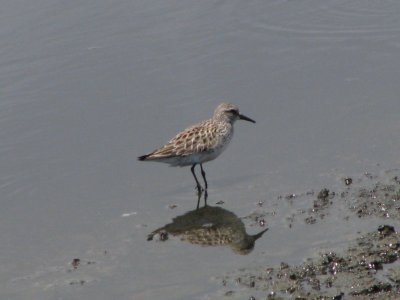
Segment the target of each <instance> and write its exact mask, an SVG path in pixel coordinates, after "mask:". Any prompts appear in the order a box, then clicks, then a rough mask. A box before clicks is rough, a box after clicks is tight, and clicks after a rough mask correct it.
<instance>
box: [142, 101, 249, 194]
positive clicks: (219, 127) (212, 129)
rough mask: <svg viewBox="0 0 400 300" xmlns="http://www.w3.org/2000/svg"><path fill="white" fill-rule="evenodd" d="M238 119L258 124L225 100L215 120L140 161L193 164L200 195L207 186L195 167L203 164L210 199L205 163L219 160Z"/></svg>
mask: <svg viewBox="0 0 400 300" xmlns="http://www.w3.org/2000/svg"><path fill="white" fill-rule="evenodd" d="M238 119H240V120H246V121H249V122H253V123H255V121H254V120H252V119H250V118H249V117H246V116H244V115H241V114H240V113H239V108H238V107H237V106H236V105H234V104H231V103H227V102H223V103H221V104H220V105H218V106H217V108H216V109H215V111H214V116H213V117H212V118H211V119H208V120H205V121H202V122H200V123H197V124H195V125H193V126H190V127H188V128H186V129H185V130H183V131H182V132H180V133H178V134H177V135H176V136H175V137H174V138H173V139H171V140H170V141H169V142H168V143H167V144H165V145H164V146H162V147H160V148H158V149H156V150H154V151H153V152H151V153H148V154H145V155H142V156H139V157H138V160H141V161H143V160H145V161H146V160H148V161H157V162H163V163H167V164H170V165H171V166H179V167H184V166H192V167H191V168H190V170H191V172H192V174H193V177H194V179H195V180H196V188H197V191H198V193H199V195H200V194H201V193H202V191H203V188H202V186H201V185H200V183H199V180H198V179H197V177H196V173H195V170H194V168H195V166H196V165H198V164H199V165H200V169H201V175H202V176H203V180H204V192H205V194H204V196H205V200H207V188H208V184H207V180H206V173H205V172H204V169H203V163H205V162H207V161H210V160H213V159H215V158H216V157H218V155H220V154H221V153H222V152H223V151H224V150H225V149H226V147H227V146H228V144H229V142H230V140H231V139H232V136H233V123H235V121H236V120H238Z"/></svg>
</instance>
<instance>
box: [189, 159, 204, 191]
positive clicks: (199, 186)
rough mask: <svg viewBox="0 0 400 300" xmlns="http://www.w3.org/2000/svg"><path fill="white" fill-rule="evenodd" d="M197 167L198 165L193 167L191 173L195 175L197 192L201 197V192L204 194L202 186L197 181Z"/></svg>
mask: <svg viewBox="0 0 400 300" xmlns="http://www.w3.org/2000/svg"><path fill="white" fill-rule="evenodd" d="M195 166H196V164H193V166H192V167H191V168H190V171H192V174H193V177H194V180H196V188H197V192H198V193H199V195H201V192H202V187H201V185H200V183H199V181H198V180H197V177H196V173H195V172H194V167H195Z"/></svg>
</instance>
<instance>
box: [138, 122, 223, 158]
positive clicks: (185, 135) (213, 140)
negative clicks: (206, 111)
mask: <svg viewBox="0 0 400 300" xmlns="http://www.w3.org/2000/svg"><path fill="white" fill-rule="evenodd" d="M213 125H214V124H213V123H212V122H211V120H207V121H204V122H201V123H198V124H196V125H193V126H191V127H189V128H186V129H185V130H184V131H182V132H180V133H178V134H177V135H176V136H175V137H174V138H173V139H171V140H170V141H169V142H168V143H167V144H165V145H164V146H163V147H161V148H159V149H157V150H155V151H153V152H152V153H150V154H148V155H147V156H146V159H149V160H151V159H154V160H157V159H162V158H169V157H176V156H188V155H192V154H196V153H202V152H206V151H209V150H211V149H212V148H213V147H214V146H215V145H216V144H217V142H218V141H217V140H218V134H217V129H218V128H217V127H216V126H213Z"/></svg>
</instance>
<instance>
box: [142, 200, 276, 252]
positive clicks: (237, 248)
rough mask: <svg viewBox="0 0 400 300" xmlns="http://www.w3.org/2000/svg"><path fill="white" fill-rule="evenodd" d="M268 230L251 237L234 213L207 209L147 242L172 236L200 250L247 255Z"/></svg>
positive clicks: (163, 229) (178, 221)
mask: <svg viewBox="0 0 400 300" xmlns="http://www.w3.org/2000/svg"><path fill="white" fill-rule="evenodd" d="M267 230H268V228H267V229H265V230H262V231H261V232H259V233H257V234H255V235H249V234H247V233H246V229H245V226H244V224H243V222H242V220H241V219H240V218H239V217H237V216H236V215H235V214H234V213H232V212H230V211H228V210H226V209H223V208H221V207H218V206H208V205H205V206H204V207H201V208H197V209H195V210H192V211H189V212H187V213H185V214H184V215H181V216H177V217H175V218H174V219H173V220H172V223H169V224H167V225H165V226H163V227H161V228H158V229H156V230H154V231H153V232H152V233H150V234H149V235H148V237H147V240H148V241H151V240H153V237H154V236H155V235H157V234H158V235H159V239H160V240H161V241H165V240H167V239H168V235H172V236H177V237H180V239H181V240H182V241H186V242H189V243H191V244H195V245H200V246H229V247H231V249H232V250H233V251H234V252H235V253H237V254H242V255H245V254H248V253H250V252H251V251H252V250H253V248H254V244H255V242H256V240H257V239H259V238H260V237H261V236H262V235H263V233H264V232H266V231H267Z"/></svg>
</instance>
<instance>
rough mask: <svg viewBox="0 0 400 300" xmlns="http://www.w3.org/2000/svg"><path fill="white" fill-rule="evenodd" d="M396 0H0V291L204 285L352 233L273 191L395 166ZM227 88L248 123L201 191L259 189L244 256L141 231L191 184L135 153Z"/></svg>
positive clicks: (175, 293)
mask: <svg viewBox="0 0 400 300" xmlns="http://www.w3.org/2000/svg"><path fill="white" fill-rule="evenodd" d="M399 14H400V2H399V1H395V0H392V1H390V0H387V1H377V0H355V1H344V0H341V1H340V0H331V1H320V0H304V1H284V0H272V1H236V0H234V1H172V0H162V1H161V0H157V1H156V0H154V1H153V0H146V1H141V0H136V1H127V0H117V1H107V0H85V1H57V0H56V1H55V0H37V1H31V0H21V1H14V0H12V1H11V0H8V1H3V3H2V8H1V10H0V38H1V44H0V78H1V80H0V82H1V83H0V84H1V94H0V124H1V126H0V154H1V155H0V192H1V200H0V201H1V210H0V241H1V244H0V266H1V268H0V298H1V299H96V300H98V299H209V298H213V297H216V296H215V295H216V294H218V292H217V291H218V289H219V287H220V286H219V285H218V283H217V282H215V281H214V280H213V278H214V277H215V276H218V275H220V274H222V273H224V272H229V271H230V270H234V269H237V268H241V267H243V266H251V265H260V264H265V265H266V264H272V265H273V264H278V263H279V262H280V261H283V260H285V261H290V262H300V261H302V260H303V259H304V258H305V257H307V256H309V255H313V254H315V252H316V251H317V250H318V249H320V248H323V247H326V246H327V245H329V241H332V240H334V241H336V242H337V243H341V242H343V243H344V242H346V241H347V240H349V239H350V238H352V237H354V236H355V235H356V231H357V230H355V229H354V228H351V227H349V226H347V225H346V224H341V222H337V220H335V219H334V218H332V219H331V220H327V221H326V223H324V224H322V225H321V226H319V227H316V228H314V229H313V230H314V232H311V233H310V227H308V226H306V225H305V224H299V225H298V226H296V227H295V228H293V229H292V230H290V229H289V228H288V227H287V226H286V225H287V224H286V223H285V218H286V217H287V216H288V215H290V214H291V213H292V210H293V209H294V208H292V207H290V205H288V203H287V202H285V201H279V200H278V196H279V195H282V194H288V193H292V192H307V191H308V190H316V189H318V188H320V187H322V186H326V185H328V186H332V185H336V184H339V183H340V180H341V178H342V177H343V176H352V175H355V174H362V173H363V172H365V171H369V170H371V169H385V168H386V169H389V168H395V167H398V166H399V162H400V160H399V156H398V153H399V148H400V139H399V132H400V123H399V111H400V98H399V95H400V84H399V75H400V71H399V70H400V18H399ZM223 100H225V101H230V102H233V103H236V104H238V105H239V107H240V109H241V112H242V113H243V114H245V115H247V116H249V117H251V118H253V119H255V120H256V121H257V124H255V125H254V124H251V123H247V122H237V123H236V124H235V125H236V128H235V129H236V131H235V137H234V139H233V141H232V143H231V145H230V146H229V148H228V150H227V151H226V152H225V153H223V154H222V155H221V156H220V157H219V158H218V159H217V160H215V161H213V162H210V163H208V164H206V165H205V169H206V172H207V175H208V181H209V184H210V188H209V194H210V196H209V203H210V204H212V205H215V203H217V202H218V201H224V205H223V207H224V208H225V209H227V210H229V211H232V212H234V213H235V214H236V215H237V216H239V217H242V216H246V215H248V214H250V213H251V212H253V211H255V210H257V209H258V208H257V203H258V202H259V201H265V203H264V206H263V209H265V210H266V211H270V212H272V211H274V212H275V215H274V217H271V218H269V219H267V222H268V226H269V227H270V230H269V231H268V232H267V233H266V234H265V235H264V236H263V237H262V238H261V239H260V240H258V241H257V243H256V247H255V249H254V251H253V252H251V253H250V254H249V255H245V256H243V255H237V254H235V253H234V252H232V251H231V250H230V249H229V248H228V247H199V246H196V245H192V244H189V243H183V242H180V241H179V240H169V241H166V242H165V243H162V242H157V241H146V237H147V235H148V234H149V233H150V232H151V231H153V230H154V229H156V228H159V227H161V226H163V225H165V224H167V223H169V222H170V220H171V219H172V218H173V217H175V216H177V215H182V214H184V213H185V212H187V211H189V210H192V209H194V208H195V205H196V197H195V193H194V181H193V178H192V177H191V175H190V171H189V169H188V168H169V167H167V166H166V165H162V164H156V163H142V162H138V161H136V157H137V156H139V155H142V154H144V153H146V152H148V151H150V150H153V149H154V148H156V147H157V146H160V145H162V144H163V143H164V142H166V141H168V140H169V139H170V138H171V137H172V136H173V135H174V134H175V133H176V132H178V131H179V130H181V129H183V128H185V127H186V126H188V125H190V124H192V123H194V122H197V121H200V120H202V119H206V118H209V117H210V116H211V115H212V112H213V110H214V108H215V107H216V106H217V105H218V103H220V102H221V101H223ZM170 205H176V206H177V207H176V208H175V209H171V208H170ZM332 226H335V227H334V228H335V230H334V232H335V234H334V233H333V230H332ZM358 226H359V228H357V229H360V228H366V227H367V226H368V225H367V222H366V223H365V224H359V225H358ZM247 230H248V231H249V232H251V233H255V232H258V231H259V230H260V229H259V228H252V227H249V228H248V229H247ZM310 245H312V246H310ZM74 258H79V259H80V260H81V264H80V266H78V268H77V269H76V270H74V269H73V267H72V266H71V261H72V260H73V259H74Z"/></svg>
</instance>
